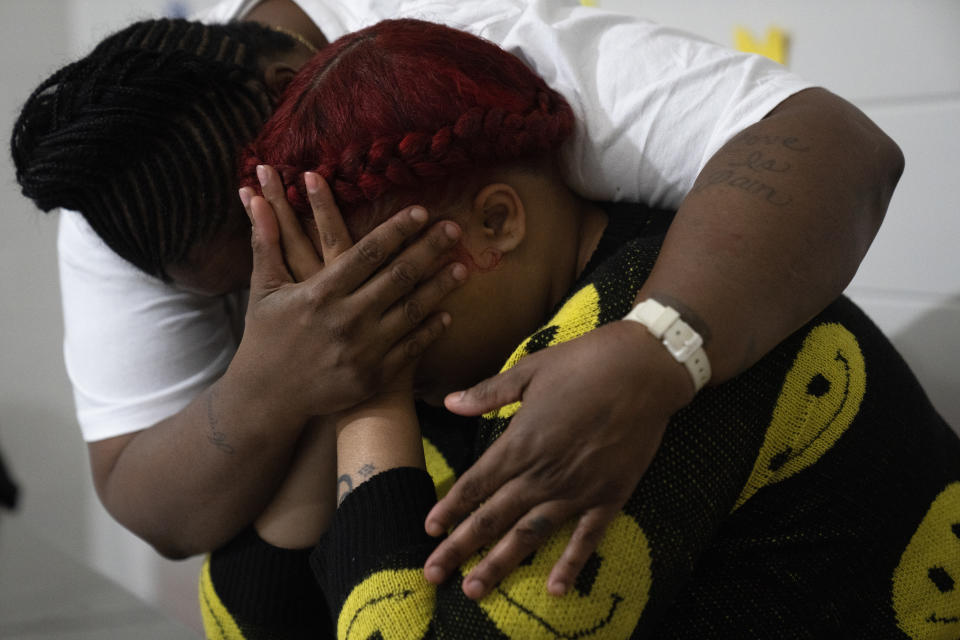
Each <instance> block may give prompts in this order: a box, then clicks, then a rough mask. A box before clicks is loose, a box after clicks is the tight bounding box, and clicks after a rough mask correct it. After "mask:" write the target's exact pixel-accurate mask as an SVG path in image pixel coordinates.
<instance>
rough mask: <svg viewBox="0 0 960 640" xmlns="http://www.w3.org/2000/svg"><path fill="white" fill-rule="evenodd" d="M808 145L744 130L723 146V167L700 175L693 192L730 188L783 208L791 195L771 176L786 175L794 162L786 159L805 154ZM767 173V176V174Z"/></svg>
mask: <svg viewBox="0 0 960 640" xmlns="http://www.w3.org/2000/svg"><path fill="white" fill-rule="evenodd" d="M809 150H810V147H808V146H806V145H804V144H803V143H802V142H800V140H799V139H798V138H796V137H794V136H775V135H761V134H756V133H750V132H744V133H741V134H740V135H738V136H735V137H734V138H733V139H732V140H731V141H730V142H728V143H727V145H726V146H725V147H724V148H723V150H722V152H723V157H724V158H725V159H726V161H727V162H726V164H727V166H726V168H717V169H711V170H710V171H709V172H708V173H705V174H703V175H701V176H700V177H699V178H698V179H697V182H696V184H694V186H693V189H692V190H691V192H692V193H697V192H699V191H703V190H705V189H709V188H710V187H713V186H718V185H722V186H727V187H733V188H734V189H738V190H740V191H743V192H745V193H748V194H750V195H752V196H755V197H757V198H760V199H762V200H764V201H766V202H767V203H769V204H772V205H774V206H777V207H785V206H787V205H789V204H790V203H791V202H793V196H792V195H790V194H789V193H786V192H784V190H783V188H782V187H778V186H775V185H773V184H771V182H775V180H772V179H771V178H773V177H775V176H776V175H777V174H787V173H790V171H791V170H792V169H793V168H794V163H793V162H792V161H790V160H785V159H784V156H786V157H787V158H791V159H792V158H794V157H795V154H800V153H806V152H807V151H809ZM767 176H770V177H767Z"/></svg>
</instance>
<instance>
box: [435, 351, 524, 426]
mask: <svg viewBox="0 0 960 640" xmlns="http://www.w3.org/2000/svg"><path fill="white" fill-rule="evenodd" d="M535 356H536V354H534V355H532V356H529V358H534V357H535ZM529 358H527V359H528V360H529ZM528 364H529V363H528V362H522V361H521V362H520V363H518V364H517V365H516V366H514V367H512V368H510V369H507V370H506V371H504V372H502V373H499V374H497V375H495V376H494V377H492V378H487V379H486V380H484V381H482V382H480V383H478V384H475V385H474V386H472V387H470V388H469V389H467V390H465V391H457V392H455V393H451V394H449V395H448V396H447V397H446V398H444V399H443V404H444V406H446V408H447V409H448V410H450V411H451V412H453V413H456V414H458V415H461V416H479V415H481V414H484V413H487V412H488V411H493V410H494V409H499V408H500V407H503V406H505V405H508V404H510V403H513V402H518V401H519V400H521V399H522V398H523V393H524V391H525V390H526V388H527V385H528V384H529V383H530V378H531V375H532V374H531V372H532V371H534V369H532V368H531V367H529V366H526V365H528Z"/></svg>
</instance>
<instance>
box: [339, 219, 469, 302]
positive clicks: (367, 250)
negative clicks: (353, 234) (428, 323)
mask: <svg viewBox="0 0 960 640" xmlns="http://www.w3.org/2000/svg"><path fill="white" fill-rule="evenodd" d="M426 220H427V214H426V211H424V210H423V208H422V207H408V208H406V209H403V210H402V211H399V212H398V213H396V214H394V215H393V216H392V217H391V218H390V219H389V220H387V221H385V222H382V223H381V224H380V225H379V226H377V227H376V228H375V229H374V230H373V231H371V232H370V233H368V234H367V235H365V236H364V237H363V238H361V239H360V240H359V241H358V242H357V243H356V244H355V245H353V246H352V247H350V248H349V249H347V250H346V251H345V252H344V253H342V254H341V255H340V256H339V258H338V259H337V261H336V262H333V263H328V264H327V266H326V267H325V268H324V273H327V272H330V273H328V274H327V277H325V278H324V280H325V281H327V280H329V281H330V282H335V283H336V288H337V290H338V291H339V292H341V293H343V292H348V291H354V290H355V289H357V288H358V287H359V286H360V285H361V284H362V283H364V282H366V280H368V279H369V278H370V276H372V275H373V274H374V272H376V271H377V269H379V268H380V266H381V265H382V264H383V263H384V262H386V261H387V258H389V257H390V256H392V255H393V254H394V253H396V251H397V250H398V249H399V248H400V247H401V246H402V245H403V243H404V242H406V241H407V240H409V239H410V238H412V237H413V236H414V235H416V234H417V233H419V232H420V230H421V229H422V228H423V224H424V223H425V222H426ZM441 224H444V225H451V224H453V223H451V222H444V223H441ZM453 226H454V227H456V225H453ZM457 231H458V232H459V228H458V227H457ZM421 242H422V240H421ZM417 279H419V278H417ZM415 282H416V280H415ZM323 286H328V285H326V284H324V285H323ZM408 290H409V289H408ZM400 295H402V294H400ZM400 295H398V296H397V297H396V298H394V299H392V300H385V301H383V307H382V308H386V307H387V306H389V305H390V304H393V303H394V302H396V300H397V299H398V298H399V297H400Z"/></svg>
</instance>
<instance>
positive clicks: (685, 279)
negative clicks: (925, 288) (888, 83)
mask: <svg viewBox="0 0 960 640" xmlns="http://www.w3.org/2000/svg"><path fill="white" fill-rule="evenodd" d="M902 170H903V155H902V154H901V152H900V150H899V148H898V147H897V146H896V144H894V143H893V142H892V141H891V140H890V139H889V138H888V137H887V136H886V135H885V134H884V133H883V132H882V131H881V130H880V129H879V128H877V127H876V125H874V124H873V123H872V122H871V121H870V120H869V119H868V118H867V117H866V116H865V115H864V114H863V113H862V112H860V111H859V110H858V109H856V108H855V107H854V106H853V105H851V104H849V103H848V102H846V101H844V100H842V99H840V98H838V97H837V96H834V95H833V94H831V93H829V92H827V91H824V90H822V89H810V90H807V91H803V92H800V93H798V94H796V95H794V96H792V97H790V98H788V99H787V100H785V101H784V102H782V103H781V104H780V105H779V106H778V107H777V108H776V109H774V110H773V111H772V112H771V113H770V114H769V115H768V116H767V117H766V118H764V119H763V120H761V121H760V122H758V123H757V124H755V125H753V126H751V127H748V128H747V129H746V130H744V131H743V132H741V134H739V135H738V136H736V137H735V138H734V139H732V140H731V141H730V142H729V143H727V144H726V145H725V146H724V147H723V148H721V149H720V150H719V151H718V152H717V154H716V155H715V156H714V157H713V158H711V159H710V161H709V162H708V163H707V164H706V166H705V167H704V169H703V170H702V172H701V173H700V176H699V178H698V180H697V182H696V184H695V186H694V188H693V190H692V191H691V192H690V194H689V195H688V196H687V197H686V199H685V200H684V202H683V203H682V205H681V207H680V209H679V211H678V213H677V216H676V218H675V219H674V222H673V224H672V225H671V228H670V230H669V233H668V235H667V238H666V241H665V243H664V245H663V248H662V251H661V253H660V256H659V258H658V260H657V262H656V264H655V267H654V270H653V272H652V273H651V275H650V278H649V279H648V280H647V282H646V283H645V284H644V286H643V288H642V289H641V290H640V292H639V293H638V295H637V302H640V301H642V300H644V299H646V298H655V299H657V300H659V301H661V302H663V303H665V304H669V305H671V306H673V307H675V308H676V309H678V310H679V311H680V312H681V313H682V314H683V316H684V318H685V319H686V321H687V322H688V323H690V324H691V325H693V326H694V328H696V329H697V330H698V331H699V332H700V333H701V335H703V337H704V338H705V340H706V346H705V348H706V352H707V355H708V357H709V359H710V362H711V364H712V367H713V378H712V383H713V384H718V383H722V382H724V381H725V380H729V379H730V378H732V377H734V376H736V375H737V374H738V373H740V372H741V371H743V370H745V369H746V368H748V367H749V366H750V365H752V364H753V363H754V362H756V361H757V360H759V359H760V358H761V357H762V356H763V354H765V353H766V352H768V351H769V350H770V349H771V348H772V347H773V346H775V345H776V344H777V343H779V342H780V341H781V340H783V339H784V338H786V337H787V336H788V335H789V334H790V333H792V332H793V331H795V330H796V329H797V328H799V327H800V326H802V324H803V323H804V322H806V321H807V320H808V319H809V318H811V317H812V316H813V315H815V314H816V313H817V312H818V311H820V310H821V309H822V308H823V307H825V306H826V305H827V304H828V303H829V302H830V301H831V300H833V299H834V298H836V296H838V295H840V293H842V291H843V289H844V288H845V287H846V285H847V284H848V283H849V282H850V280H851V279H852V277H853V275H854V273H855V272H856V269H857V266H858V265H859V264H860V261H861V260H862V259H863V256H864V254H865V253H866V250H867V248H868V247H869V245H870V242H871V241H872V239H873V237H874V235H875V233H876V231H877V229H878V228H879V225H880V223H881V221H882V218H883V215H884V213H885V212H886V208H887V205H888V203H889V200H890V196H891V194H892V193H893V189H894V187H895V186H896V183H897V180H898V179H899V177H900V174H901V173H902ZM664 353H665V349H664V348H663V346H662V345H660V344H659V343H658V342H657V341H656V340H655V339H654V338H653V337H652V336H651V335H650V334H649V332H647V331H646V329H645V328H643V327H642V326H640V325H638V324H636V323H630V322H615V323H612V324H610V325H607V326H605V327H602V328H601V329H599V330H597V331H594V332H591V333H590V334H588V335H586V336H584V337H582V338H580V339H578V340H575V341H573V342H571V343H569V344H567V345H564V346H563V347H562V348H557V349H547V350H544V351H541V352H538V353H536V354H534V355H533V356H531V357H529V358H526V359H524V361H523V362H521V363H520V365H519V366H517V367H514V368H513V369H512V370H510V371H509V372H506V373H505V374H503V375H500V376H497V377H496V378H494V379H492V380H488V381H485V382H483V383H481V384H479V385H477V386H475V387H472V388H470V389H467V390H466V391H464V392H463V393H457V394H453V395H451V396H448V397H447V398H446V406H447V407H448V408H449V409H450V410H451V411H453V412H455V413H460V414H463V415H479V414H481V413H483V412H486V411H489V410H492V409H494V408H496V407H499V406H502V405H504V404H507V403H510V402H513V401H516V400H520V399H522V400H523V406H522V408H521V409H520V411H519V412H518V413H517V414H516V415H515V416H514V418H513V421H512V422H511V425H510V427H509V428H508V429H507V431H506V433H505V434H504V436H502V437H501V438H500V439H499V440H498V441H497V442H496V443H495V445H494V446H492V447H491V448H490V449H488V450H487V452H486V453H485V454H484V455H483V456H482V457H481V458H480V459H479V460H478V461H477V463H475V464H474V465H473V467H472V468H471V469H470V470H468V471H467V472H466V473H465V474H464V475H463V476H462V477H461V478H460V479H459V480H458V481H457V483H456V484H455V485H454V486H453V488H452V489H451V491H450V492H449V493H448V494H447V495H446V496H445V497H444V499H442V500H441V501H440V502H438V504H437V505H436V507H435V508H434V509H433V510H432V511H431V512H430V514H429V515H428V517H427V520H426V523H425V527H426V530H427V532H428V533H430V534H432V535H442V533H443V532H445V531H447V530H449V529H453V532H452V533H451V535H449V536H448V537H447V538H446V540H444V541H443V542H441V543H440V545H439V546H438V548H437V549H436V551H435V552H434V553H433V554H432V555H431V557H430V558H429V559H428V560H427V563H426V567H425V574H426V576H427V579H428V580H430V581H432V582H440V581H442V580H444V579H445V578H446V577H447V576H449V575H450V574H451V572H452V571H453V570H454V569H455V568H456V567H458V566H459V565H460V564H462V563H463V562H464V561H465V560H466V559H467V558H468V557H470V556H471V555H472V554H473V553H474V552H475V551H476V550H478V549H479V548H481V547H483V546H484V545H487V544H492V543H494V542H496V545H495V547H494V548H493V550H492V551H491V552H490V553H489V554H488V555H487V556H486V557H485V559H484V560H483V561H482V562H481V563H480V564H479V565H478V566H477V567H475V568H474V569H473V571H472V572H471V573H470V575H469V576H467V578H466V579H465V580H464V592H465V593H466V594H467V595H468V596H470V597H473V598H480V597H482V596H483V595H485V594H486V593H488V592H489V590H490V589H492V588H493V586H494V585H495V584H497V582H499V580H501V579H502V578H503V577H504V576H505V575H506V574H507V573H508V572H509V571H510V570H511V568H512V567H514V566H516V565H517V564H518V563H519V562H520V561H521V560H522V559H523V558H524V557H526V556H527V555H528V554H529V553H530V552H531V551H532V550H533V549H535V548H536V547H537V546H538V545H539V544H540V543H541V542H542V541H543V539H544V538H545V537H546V536H548V535H549V534H550V533H552V531H554V530H555V529H556V528H557V527H558V526H559V525H560V524H561V523H562V522H565V521H566V520H568V519H570V518H577V519H578V520H579V523H578V525H577V527H576V529H575V532H574V534H573V537H572V539H571V542H570V544H569V546H568V548H567V550H566V551H565V553H564V555H563V556H562V557H561V558H560V560H559V561H558V563H557V565H556V566H555V568H554V571H553V573H552V574H551V577H550V578H549V580H548V589H549V590H550V592H552V593H557V594H559V593H563V592H564V591H565V590H566V589H568V588H569V586H570V585H571V584H572V583H573V580H574V578H575V577H576V575H577V573H578V572H579V570H580V569H581V568H582V567H583V565H584V563H585V562H586V560H587V558H588V557H589V555H590V553H591V552H592V551H593V549H594V548H595V547H596V544H597V541H598V539H599V537H600V536H601V535H602V532H603V530H604V528H605V527H606V525H607V523H609V522H610V520H611V519H612V518H613V517H614V516H615V514H616V512H617V511H618V510H619V508H620V507H621V506H622V505H623V504H624V502H625V501H626V499H627V497H629V495H630V493H631V492H632V490H633V488H634V487H635V486H636V483H637V482H638V481H639V479H640V477H641V476H642V474H643V471H644V470H645V469H646V467H647V465H648V464H649V461H650V460H651V459H652V457H653V454H654V453H655V451H656V447H657V445H658V444H659V441H660V436H661V435H662V432H663V429H664V428H665V426H666V423H667V420H668V418H669V416H671V415H673V413H675V412H676V411H677V410H678V409H680V408H681V407H683V406H685V405H686V404H687V403H689V402H690V400H691V399H692V398H693V387H692V382H691V381H690V379H689V377H688V376H687V374H686V372H685V370H684V369H683V367H682V366H681V365H680V364H678V363H676V362H673V361H671V360H670V359H669V358H666V359H665V358H663V354H664ZM574 374H576V375H577V376H579V379H581V380H588V381H591V384H590V386H589V388H588V389H583V388H582V387H580V388H579V392H577V393H573V392H572V391H574V390H572V389H570V382H569V381H570V380H571V379H573V376H574ZM666 376H669V377H671V378H672V379H673V380H674V383H673V384H671V385H668V386H667V387H666V388H665V389H663V390H662V393H651V387H652V386H655V385H656V384H658V382H659V381H661V380H663V379H664V378H665V377H666ZM616 388H621V389H624V391H623V392H622V393H619V394H611V393H609V390H610V389H616ZM627 389H629V391H626V390H627ZM604 390H606V391H604ZM594 392H595V393H594ZM583 424H589V425H590V428H589V429H583V428H582V427H581V426H580V425H583ZM638 424H639V425H642V427H641V428H640V430H645V431H647V432H648V434H647V435H646V436H643V437H641V436H639V435H638V434H637V431H638V427H637V425H638ZM544 425H549V427H550V428H549V433H550V437H549V438H545V437H544V436H543V435H542V434H543V430H544ZM616 443H620V445H621V446H620V447H619V448H617V447H615V446H613V445H614V444H616ZM624 451H627V452H629V454H630V455H623V454H622V453H620V452H624ZM532 452H536V454H535V455H534V454H533V453H532ZM610 452H613V455H612V456H610V455H608V454H610ZM618 454H619V455H618ZM458 523H459V524H458ZM498 540H499V542H497V541H498Z"/></svg>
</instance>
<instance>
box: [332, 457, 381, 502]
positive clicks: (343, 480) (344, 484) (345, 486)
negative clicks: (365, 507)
mask: <svg viewBox="0 0 960 640" xmlns="http://www.w3.org/2000/svg"><path fill="white" fill-rule="evenodd" d="M376 471H377V468H376V467H375V466H373V465H372V464H370V463H369V462H368V463H367V464H365V465H363V466H362V467H360V468H359V469H357V475H358V476H360V477H361V478H362V479H363V480H367V479H369V478H370V477H371V476H373V474H374V473H376ZM351 491H353V476H351V475H350V474H349V473H345V474H343V475H342V476H340V477H339V478H337V506H338V507H339V506H340V503H342V502H343V500H344V498H346V497H347V494H349V493H350V492H351Z"/></svg>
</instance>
